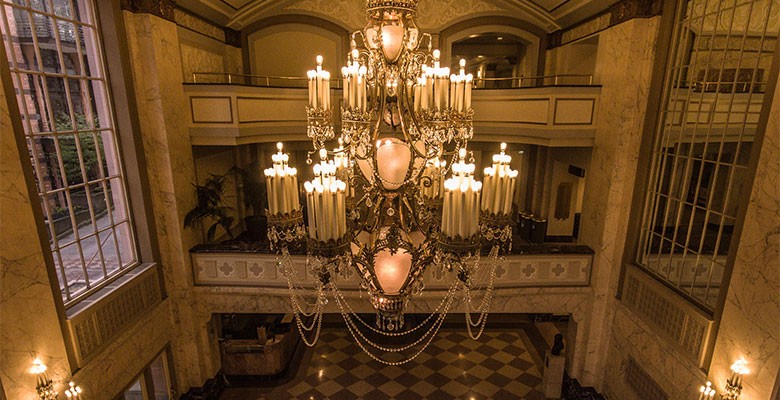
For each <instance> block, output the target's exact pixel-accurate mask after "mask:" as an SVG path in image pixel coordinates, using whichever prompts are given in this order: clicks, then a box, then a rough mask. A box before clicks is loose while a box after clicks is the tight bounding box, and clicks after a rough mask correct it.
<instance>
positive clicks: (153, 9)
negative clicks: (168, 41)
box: [121, 0, 176, 22]
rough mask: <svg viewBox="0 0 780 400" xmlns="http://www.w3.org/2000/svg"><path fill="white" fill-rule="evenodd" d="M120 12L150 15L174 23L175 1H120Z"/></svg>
mask: <svg viewBox="0 0 780 400" xmlns="http://www.w3.org/2000/svg"><path fill="white" fill-rule="evenodd" d="M121 7H122V10H126V11H130V12H131V13H136V14H152V15H156V16H158V17H160V18H163V19H167V20H168V21H171V22H176V16H175V9H176V1H175V0H122V1H121Z"/></svg>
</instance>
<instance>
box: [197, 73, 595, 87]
mask: <svg viewBox="0 0 780 400" xmlns="http://www.w3.org/2000/svg"><path fill="white" fill-rule="evenodd" d="M306 82H307V78H306V77H305V76H273V75H251V74H236V73H232V72H193V73H192V81H191V82H188V83H206V84H228V85H246V86H259V87H282V88H299V87H306V85H307V83H306ZM588 85H593V75H583V74H558V75H539V76H517V77H506V78H477V79H475V80H474V88H475V89H510V88H517V87H540V86H588ZM331 87H332V88H334V89H339V88H341V80H340V79H333V80H332V81H331Z"/></svg>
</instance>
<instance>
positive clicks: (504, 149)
mask: <svg viewBox="0 0 780 400" xmlns="http://www.w3.org/2000/svg"><path fill="white" fill-rule="evenodd" d="M505 152H506V143H501V154H504V153H505Z"/></svg>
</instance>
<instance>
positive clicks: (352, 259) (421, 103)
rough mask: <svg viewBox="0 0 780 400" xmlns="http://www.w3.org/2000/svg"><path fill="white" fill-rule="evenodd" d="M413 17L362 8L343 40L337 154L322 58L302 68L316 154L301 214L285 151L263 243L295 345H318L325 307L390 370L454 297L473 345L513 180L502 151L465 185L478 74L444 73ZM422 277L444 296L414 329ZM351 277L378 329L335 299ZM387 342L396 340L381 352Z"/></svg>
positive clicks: (410, 355) (408, 0)
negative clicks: (285, 299)
mask: <svg viewBox="0 0 780 400" xmlns="http://www.w3.org/2000/svg"><path fill="white" fill-rule="evenodd" d="M416 9H417V0H367V1H366V13H367V19H368V24H367V25H366V27H365V28H364V29H363V30H361V31H357V32H355V33H353V34H352V40H351V47H352V49H351V51H350V53H349V55H348V59H347V66H346V67H344V68H342V70H341V75H342V89H343V90H342V94H343V96H342V102H341V107H340V110H341V111H340V113H341V133H340V137H339V138H338V143H339V146H338V148H336V149H333V150H328V149H327V148H326V144H327V143H328V142H332V141H333V140H334V139H336V130H335V129H334V126H333V109H334V107H332V105H331V98H330V79H331V77H330V73H329V72H328V71H325V70H324V69H323V68H322V61H323V60H322V57H321V56H317V59H316V61H317V66H316V69H314V70H312V71H309V72H308V79H309V86H308V87H309V104H308V106H307V108H306V112H307V117H308V129H307V134H308V136H309V137H310V138H311V139H312V143H313V147H314V149H313V151H311V152H310V153H309V155H310V157H309V159H308V160H307V162H308V163H309V164H312V160H311V155H312V154H316V155H317V156H319V162H318V163H315V164H314V166H313V172H314V179H313V180H312V181H309V182H305V183H304V185H303V187H304V189H305V197H306V200H305V207H306V210H305V211H306V215H305V216H304V212H303V211H304V210H303V209H302V206H301V201H300V200H299V192H298V190H299V189H298V188H299V187H298V179H297V170H296V169H295V168H291V167H290V166H289V165H288V161H289V157H288V155H287V154H284V153H283V147H282V144H281V143H279V144H277V147H278V153H277V154H275V155H273V157H272V159H273V167H272V168H269V169H267V170H265V176H266V182H267V186H268V199H269V209H268V215H269V217H268V219H269V232H268V235H269V239H270V241H271V245H272V248H274V249H275V250H276V251H277V252H278V253H279V259H278V260H279V262H278V264H279V266H280V268H282V269H283V271H284V273H285V275H286V276H287V279H288V283H289V290H290V298H291V302H292V306H293V310H294V312H295V319H296V325H297V326H298V328H299V330H300V333H301V336H302V338H303V340H304V342H305V343H306V344H307V345H309V346H313V345H314V343H316V341H317V339H318V337H319V332H320V327H321V323H322V315H323V311H324V308H325V304H326V303H327V302H328V300H327V299H328V297H331V298H332V299H333V300H335V303H336V305H337V307H338V309H339V311H340V312H341V314H342V316H343V317H344V320H345V323H346V325H347V328H348V329H349V331H350V332H351V333H352V335H353V337H354V338H355V341H356V342H357V343H358V344H359V345H360V346H361V348H362V349H363V350H364V351H365V352H366V353H368V354H369V355H370V356H371V357H372V358H374V359H375V360H377V361H380V362H383V363H386V364H391V365H398V364H403V363H405V362H408V361H411V360H412V359H414V358H415V357H417V356H418V355H419V354H420V353H421V352H422V351H423V350H424V349H425V347H426V346H427V345H428V344H429V343H430V342H431V340H432V339H433V338H434V337H435V335H436V333H437V331H438V330H439V328H440V327H441V325H442V323H443V322H444V318H445V316H446V315H447V312H448V311H449V310H450V309H451V307H452V306H453V304H455V302H456V301H458V302H463V303H464V304H462V307H463V309H464V310H465V315H466V327H467V329H468V332H469V334H470V336H471V337H472V338H474V339H476V338H478V337H479V336H480V335H481V333H482V331H483V330H484V327H485V323H486V321H487V315H488V310H489V307H490V303H491V299H492V294H493V282H494V277H495V268H496V265H497V263H498V262H499V261H500V258H499V253H500V252H502V251H508V250H509V249H510V248H511V239H512V229H511V222H510V221H511V219H510V216H509V215H510V212H511V203H512V194H513V193H514V190H515V186H516V179H517V171H513V170H511V169H510V167H509V163H510V162H511V157H510V156H509V155H507V154H506V153H505V150H506V145H505V144H502V145H501V153H500V154H496V155H495V156H493V165H492V166H491V167H488V168H485V170H484V182H479V181H476V180H475V179H474V172H475V166H474V163H473V162H474V160H473V155H470V153H469V151H468V150H467V144H468V142H469V140H470V139H471V138H472V136H473V128H472V116H473V110H472V108H471V88H472V82H473V77H472V75H470V74H466V73H465V64H466V63H465V60H461V61H460V71H459V73H457V74H450V70H449V68H446V67H442V66H441V64H440V60H439V58H440V52H439V51H438V50H432V47H433V43H432V38H431V36H430V35H429V34H427V33H421V32H420V31H419V29H418V28H417V26H416V24H415V21H414V19H415V13H416ZM448 175H449V176H450V178H449V179H446V176H448ZM304 217H305V220H306V221H305V222H304ZM307 227H308V228H307ZM303 240H306V242H307V262H306V268H307V271H306V272H307V274H311V275H310V276H315V277H317V279H316V281H317V282H316V288H315V291H314V293H312V292H311V290H306V289H305V288H303V287H302V285H301V284H300V281H301V277H299V276H297V272H296V270H295V268H294V267H293V263H292V261H291V258H290V254H289V251H288V248H289V247H291V246H293V245H294V244H296V243H299V242H301V241H303ZM431 268H435V269H438V272H439V273H440V274H443V275H445V276H447V277H449V278H450V279H449V282H450V284H449V289H448V290H447V291H446V292H445V293H444V295H443V298H442V300H441V302H440V303H439V304H438V306H437V307H435V309H434V311H433V312H432V313H431V314H430V315H428V316H427V317H426V318H424V319H423V320H422V321H420V322H419V323H417V324H416V325H414V326H411V327H409V326H408V325H409V324H407V322H406V320H407V318H405V316H404V312H405V310H407V309H408V308H409V303H410V301H412V299H414V298H415V297H418V296H419V295H420V294H421V293H422V292H423V290H424V287H425V282H424V281H423V273H424V272H425V271H426V270H427V269H431ZM353 272H357V274H358V276H359V278H360V281H361V284H360V287H361V290H362V291H364V292H365V293H367V295H368V299H369V301H370V304H371V306H372V307H373V309H374V310H375V311H376V321H374V322H367V321H364V319H363V318H362V317H361V316H360V315H359V314H357V313H356V312H355V311H354V309H353V307H352V305H351V304H350V302H349V301H348V299H347V297H346V296H345V295H344V293H343V292H342V291H341V290H340V289H339V281H340V280H341V279H343V278H344V277H346V276H348V275H353ZM480 294H481V299H480V298H479V297H480ZM329 295H330V296H329ZM473 315H478V316H477V317H476V318H475V317H473ZM382 338H386V339H385V340H387V339H389V340H390V341H391V342H393V343H396V344H397V343H399V341H402V343H403V344H402V345H396V346H388V345H386V344H383V343H382V342H383V339H382Z"/></svg>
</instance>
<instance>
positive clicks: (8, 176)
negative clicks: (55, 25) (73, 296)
mask: <svg viewBox="0 0 780 400" xmlns="http://www.w3.org/2000/svg"><path fill="white" fill-rule="evenodd" d="M6 60H7V58H6V55H5V50H4V49H2V48H0V77H2V79H1V80H0V232H2V240H0V380H1V381H2V382H3V389H4V391H5V395H6V396H7V397H8V398H9V399H31V398H33V397H34V396H35V384H36V377H35V375H33V374H31V373H30V371H29V370H30V367H32V362H33V360H34V359H35V358H36V357H39V358H40V359H41V361H43V362H44V364H46V365H47V366H48V367H49V377H50V378H51V379H53V380H55V381H57V388H60V389H61V388H62V385H63V383H62V380H64V379H66V378H67V377H68V376H69V373H70V372H69V371H70V366H69V364H68V358H67V353H66V348H65V340H64V338H63V335H62V330H61V328H60V318H59V316H58V313H57V308H56V302H57V301H58V299H56V297H55V296H59V293H56V292H55V291H54V290H53V289H52V284H51V279H56V276H55V277H53V276H51V275H49V273H48V271H47V268H46V265H47V261H48V262H51V258H50V256H49V260H46V257H47V255H46V253H45V252H48V249H45V248H44V247H43V246H44V243H42V241H41V240H40V239H39V230H38V222H36V221H43V217H42V215H41V214H42V211H41V210H40V204H39V203H38V201H37V192H36V191H35V188H34V187H33V186H31V185H30V186H28V182H32V179H31V178H32V176H31V175H32V170H31V169H30V165H29V162H30V156H29V153H28V151H27V147H26V144H25V142H24V139H21V140H17V139H19V138H20V137H21V138H23V135H24V133H23V131H22V125H21V124H22V122H21V118H19V115H18V114H16V117H15V118H14V119H12V116H11V110H13V112H14V113H15V112H16V109H17V103H16V99H15V98H13V97H10V96H13V95H14V94H13V93H14V87H13V84H12V83H11V80H10V74H9V73H8V63H7V61H6ZM7 96H8V97H7ZM25 174H27V175H28V176H27V179H26V177H25ZM31 198H33V199H36V201H30V199H31ZM41 233H43V237H44V238H45V237H46V234H45V232H41ZM0 397H2V396H1V395H0Z"/></svg>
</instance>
